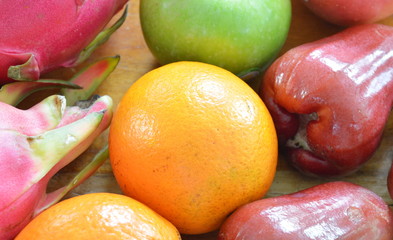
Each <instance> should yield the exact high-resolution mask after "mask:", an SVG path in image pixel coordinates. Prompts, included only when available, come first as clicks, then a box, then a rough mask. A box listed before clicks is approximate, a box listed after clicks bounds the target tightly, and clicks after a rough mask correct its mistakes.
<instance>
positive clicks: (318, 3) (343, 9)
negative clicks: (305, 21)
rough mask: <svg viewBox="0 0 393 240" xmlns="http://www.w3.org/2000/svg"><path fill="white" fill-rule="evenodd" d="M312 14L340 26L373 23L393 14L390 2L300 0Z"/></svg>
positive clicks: (383, 0) (380, 0) (368, 0)
mask: <svg viewBox="0 0 393 240" xmlns="http://www.w3.org/2000/svg"><path fill="white" fill-rule="evenodd" d="M302 2H303V3H304V5H306V6H307V7H308V8H309V9H310V10H311V11H312V12H313V13H314V14H316V15H317V16H319V17H321V18H322V19H324V20H326V21H328V22H330V23H333V24H336V25H341V26H352V25H357V24H364V23H374V22H377V21H379V20H382V19H384V18H386V17H389V16H390V15H392V14H393V1H391V0H302Z"/></svg>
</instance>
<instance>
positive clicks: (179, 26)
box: [140, 0, 291, 74]
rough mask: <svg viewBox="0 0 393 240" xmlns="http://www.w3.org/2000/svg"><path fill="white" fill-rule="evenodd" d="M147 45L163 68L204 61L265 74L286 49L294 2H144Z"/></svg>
mask: <svg viewBox="0 0 393 240" xmlns="http://www.w3.org/2000/svg"><path fill="white" fill-rule="evenodd" d="M140 20H141V26H142V30H143V35H144V38H145V40H146V43H147V45H148V47H149V49H150V50H151V52H152V53H153V55H154V56H155V57H156V58H157V59H158V61H159V62H160V63H161V64H167V63H170V62H175V61H183V60H188V61H200V62H206V63H210V64H214V65H217V66H220V67H222V68H225V69H227V70H229V71H231V72H233V73H235V74H239V73H242V72H244V71H247V70H249V69H252V68H260V69H263V68H265V67H267V65H268V64H270V63H271V61H272V60H274V58H275V57H276V56H277V54H278V52H279V51H280V49H281V47H282V45H283V44H284V42H285V40H286V38H287V34H288V30H289V26H290V22H291V1H290V0H141V1H140Z"/></svg>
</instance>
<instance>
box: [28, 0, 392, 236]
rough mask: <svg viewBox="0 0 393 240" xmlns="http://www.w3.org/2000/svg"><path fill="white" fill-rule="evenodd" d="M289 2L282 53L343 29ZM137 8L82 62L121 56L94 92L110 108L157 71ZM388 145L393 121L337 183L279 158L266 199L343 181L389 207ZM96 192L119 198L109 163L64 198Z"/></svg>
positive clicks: (64, 176)
mask: <svg viewBox="0 0 393 240" xmlns="http://www.w3.org/2000/svg"><path fill="white" fill-rule="evenodd" d="M292 3H293V13H292V14H293V16H292V18H293V20H292V24H291V28H290V32H289V35H288V39H287V41H286V43H285V45H284V47H283V49H282V51H281V53H284V52H286V51H287V50H289V49H291V48H293V47H296V46H298V45H300V44H303V43H306V42H311V41H314V40H317V39H320V38H323V37H326V36H329V35H331V34H334V33H336V32H338V31H340V30H341V29H342V28H340V27H337V26H334V25H331V24H329V23H326V22H324V21H322V20H320V19H319V18H317V17H316V16H314V15H313V14H312V13H311V12H310V11H308V9H306V8H305V7H304V6H303V5H302V4H301V3H300V0H292ZM138 7H139V2H138V1H135V0H133V1H131V2H129V14H128V17H127V20H126V23H125V24H124V25H123V26H122V27H121V28H120V29H119V30H118V31H117V32H116V33H115V34H114V35H113V36H112V37H111V39H110V40H109V41H108V42H107V43H106V44H105V45H103V46H102V47H100V48H99V49H98V50H97V51H96V52H95V53H94V54H93V55H92V57H91V58H90V59H89V60H88V62H87V63H89V62H93V61H94V60H97V59H99V58H102V57H105V56H113V55H120V56H121V60H120V63H119V65H118V67H117V69H116V70H115V71H114V72H113V73H112V74H111V76H110V77H109V78H108V79H107V80H106V81H105V82H104V83H103V84H102V86H101V87H100V88H99V89H98V91H97V94H99V95H110V96H111V97H112V98H113V100H114V103H115V105H117V103H118V102H119V101H120V99H121V97H122V96H123V94H124V93H125V92H126V91H127V89H128V88H129V87H130V86H131V85H132V84H133V83H134V82H135V81H136V80H137V79H138V78H139V77H141V76H142V75H143V74H144V73H146V72H148V71H150V70H152V69H154V68H156V67H158V66H159V65H158V63H157V62H156V60H155V59H154V57H153V56H152V54H151V53H150V51H149V49H148V48H147V46H146V44H145V42H144V39H143V35H142V31H141V28H140V23H139V15H138ZM382 23H384V24H387V25H392V26H393V17H390V18H388V19H385V20H384V21H382ZM81 67H82V66H81ZM77 69H78V68H75V69H61V70H58V71H55V72H53V73H51V74H49V75H52V76H53V75H55V76H59V75H60V76H62V77H63V78H68V77H70V76H71V75H72V74H73V73H74V72H75V71H76V70H77ZM249 84H250V86H251V87H253V88H254V89H256V88H258V85H259V82H258V80H254V81H251V82H249ZM43 94H46V93H41V94H36V95H34V96H33V97H32V98H30V99H29V100H27V103H26V102H25V106H27V105H29V104H33V103H34V102H36V101H38V100H39V99H40V98H42V97H43ZM107 137H108V131H106V132H105V133H104V134H103V135H102V136H100V137H99V138H98V139H97V140H96V141H95V142H94V144H93V145H92V146H91V147H90V148H89V149H88V150H87V151H86V152H85V153H84V154H82V155H81V156H80V157H79V158H78V159H77V160H76V161H74V162H73V163H71V164H70V165H69V166H67V167H66V168H64V169H62V171H61V172H60V173H59V174H57V175H56V176H55V178H54V179H53V181H51V183H50V186H49V190H53V189H56V188H58V187H60V186H62V185H64V184H65V183H66V182H67V181H69V180H70V179H71V177H72V176H74V175H75V172H77V171H79V170H80V169H82V168H83V166H84V165H85V164H86V163H87V162H88V161H90V160H91V158H92V157H93V156H94V155H95V154H96V153H97V152H98V150H99V149H100V148H101V147H102V146H103V145H104V144H106V143H107ZM392 143H393V117H392V116H391V117H390V119H389V123H388V125H387V127H386V129H385V132H384V138H383V141H382V143H381V146H380V147H379V149H378V151H377V152H376V154H375V155H374V156H373V158H372V159H371V160H370V161H369V162H368V163H367V164H365V165H364V166H363V167H362V168H361V169H360V170H359V171H358V172H356V173H354V174H352V175H349V176H347V177H344V178H340V179H315V178H310V177H305V176H303V175H301V174H299V173H298V172H297V171H295V170H294V169H292V168H291V167H290V166H289V165H288V164H287V162H286V161H285V159H283V158H282V157H281V156H280V159H279V165H278V169H277V174H276V176H275V179H274V183H273V185H272V187H271V188H270V191H269V193H268V195H267V197H272V196H278V195H282V194H287V193H292V192H295V191H298V190H301V189H304V188H307V187H311V186H313V185H316V184H319V183H323V182H326V181H332V180H344V181H350V182H354V183H357V184H360V185H363V186H365V187H367V188H368V189H370V190H372V191H374V192H375V193H377V194H378V195H380V196H381V197H382V198H383V199H384V200H385V201H386V202H388V203H389V204H392V203H393V201H392V200H391V199H390V197H389V195H388V192H387V187H386V177H387V174H388V170H389V168H390V165H391V161H392V158H393V148H392ZM101 191H105V192H114V193H120V189H119V187H118V185H117V183H116V181H115V179H114V177H113V175H112V172H111V167H110V164H109V161H107V162H106V163H105V164H104V166H103V167H101V168H100V169H99V171H98V172H97V173H96V174H95V175H93V176H92V177H91V178H90V179H88V180H87V181H86V182H85V183H84V184H82V185H81V186H79V187H78V188H77V189H75V190H74V191H72V192H71V193H70V194H69V195H68V196H67V197H72V196H76V195H80V194H85V193H90V192H101ZM216 234H217V233H216V232H213V233H209V234H205V235H196V236H183V239H188V240H197V239H216Z"/></svg>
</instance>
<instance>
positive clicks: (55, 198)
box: [34, 145, 109, 215]
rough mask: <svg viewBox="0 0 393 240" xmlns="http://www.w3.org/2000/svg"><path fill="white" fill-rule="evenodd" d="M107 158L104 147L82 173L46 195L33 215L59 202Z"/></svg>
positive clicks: (106, 149)
mask: <svg viewBox="0 0 393 240" xmlns="http://www.w3.org/2000/svg"><path fill="white" fill-rule="evenodd" d="M108 157H109V151H108V145H106V146H104V147H103V148H102V149H101V150H100V151H99V152H98V153H97V154H96V155H95V156H94V158H93V160H92V161H91V162H90V163H89V164H87V165H86V166H85V167H84V168H83V169H82V171H80V172H79V173H78V174H77V175H76V176H75V177H74V178H73V179H72V180H71V181H70V182H69V183H68V184H67V185H66V186H64V187H62V188H59V189H57V190H55V191H53V192H51V193H49V194H47V196H46V199H45V201H44V202H43V203H42V204H41V205H40V206H38V207H37V208H36V211H35V214H34V215H36V214H38V213H40V212H42V211H43V210H45V209H47V208H49V207H50V206H52V205H54V204H56V203H57V202H59V201H60V200H61V199H62V198H63V197H65V195H67V194H68V193H69V192H70V191H72V190H73V189H75V188H76V187H78V186H79V185H80V184H81V183H83V182H84V181H85V180H86V179H87V178H89V177H90V176H91V175H93V174H94V173H95V172H96V171H97V169H98V168H100V167H101V166H102V165H103V164H104V162H105V160H106V159H108Z"/></svg>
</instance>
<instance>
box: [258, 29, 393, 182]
mask: <svg viewBox="0 0 393 240" xmlns="http://www.w3.org/2000/svg"><path fill="white" fill-rule="evenodd" d="M392 66H393V28H392V27H390V26H386V25H378V24H369V25H359V26H355V27H351V28H348V29H346V30H344V31H343V32H340V33H338V34H336V35H333V36H330V37H328V38H325V39H321V40H318V41H316V42H313V43H308V44H304V45H302V46H299V47H296V48H294V49H292V50H290V51H288V52H287V53H285V54H284V55H283V56H281V57H280V58H279V59H278V60H277V61H275V62H274V63H273V64H272V65H271V66H270V67H269V69H268V70H267V72H266V74H265V76H264V78H263V84H262V87H261V96H262V99H263V100H264V102H265V104H266V106H267V107H268V109H269V110H270V113H271V114H272V117H273V120H274V122H275V126H276V129H277V133H278V136H279V140H280V142H281V144H282V145H283V146H284V147H285V149H286V153H288V158H289V160H290V162H291V163H292V164H293V166H295V167H296V168H297V169H299V170H300V171H302V172H304V173H307V174H311V175H315V176H322V177H334V176H341V175H346V174H349V173H352V172H354V171H356V170H357V169H359V168H360V166H361V165H362V164H364V163H365V162H366V161H367V160H368V159H370V158H371V156H372V155H373V154H374V152H375V151H376V149H377V147H378V145H379V143H380V141H381V137H382V133H383V130H384V127H385V125H386V122H387V119H388V116H389V113H390V111H391V109H392V104H393V97H392V96H393V95H392V91H393V68H392Z"/></svg>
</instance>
